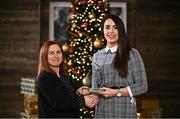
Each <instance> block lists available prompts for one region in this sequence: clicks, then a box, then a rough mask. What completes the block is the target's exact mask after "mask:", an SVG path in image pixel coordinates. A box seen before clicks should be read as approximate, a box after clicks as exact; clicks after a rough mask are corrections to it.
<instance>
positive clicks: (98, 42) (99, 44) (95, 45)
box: [94, 38, 102, 48]
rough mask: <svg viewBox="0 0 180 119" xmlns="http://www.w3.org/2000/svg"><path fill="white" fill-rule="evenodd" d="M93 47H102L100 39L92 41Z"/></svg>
mask: <svg viewBox="0 0 180 119" xmlns="http://www.w3.org/2000/svg"><path fill="white" fill-rule="evenodd" d="M94 47H96V48H101V47H102V41H101V40H100V39H98V38H96V40H95V41H94Z"/></svg>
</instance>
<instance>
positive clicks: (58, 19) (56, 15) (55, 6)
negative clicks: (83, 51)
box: [49, 2, 72, 44]
mask: <svg viewBox="0 0 180 119" xmlns="http://www.w3.org/2000/svg"><path fill="white" fill-rule="evenodd" d="M71 6H72V4H71V2H50V4H49V39H50V40H58V41H60V42H61V43H62V44H63V43H65V42H66V41H67V40H68V39H69V36H68V33H67V27H68V22H69V19H70V17H71V14H70V8H71Z"/></svg>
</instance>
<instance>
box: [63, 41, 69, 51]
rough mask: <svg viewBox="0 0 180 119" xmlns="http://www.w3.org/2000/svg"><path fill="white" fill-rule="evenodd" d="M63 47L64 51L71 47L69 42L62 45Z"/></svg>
mask: <svg viewBox="0 0 180 119" xmlns="http://www.w3.org/2000/svg"><path fill="white" fill-rule="evenodd" d="M62 49H63V51H64V52H67V51H68V49H69V46H68V44H67V43H65V44H64V45H63V46H62Z"/></svg>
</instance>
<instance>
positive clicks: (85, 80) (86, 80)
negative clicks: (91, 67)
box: [82, 73, 91, 86]
mask: <svg viewBox="0 0 180 119" xmlns="http://www.w3.org/2000/svg"><path fill="white" fill-rule="evenodd" d="M82 83H83V85H85V86H90V84H91V75H90V73H88V74H87V75H86V76H85V77H84V78H83V79H82Z"/></svg>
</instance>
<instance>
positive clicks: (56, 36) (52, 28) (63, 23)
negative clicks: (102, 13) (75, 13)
mask: <svg viewBox="0 0 180 119" xmlns="http://www.w3.org/2000/svg"><path fill="white" fill-rule="evenodd" d="M71 7H72V3H71V2H50V4H49V39H50V40H58V41H60V42H61V43H62V44H63V43H65V42H67V40H68V39H69V36H68V33H67V32H68V31H67V27H68V22H69V19H70V18H71V12H70V11H71V10H70V9H71ZM110 13H111V14H115V15H118V16H119V17H120V18H121V19H122V21H123V22H124V25H125V29H127V28H126V27H127V4H126V2H110Z"/></svg>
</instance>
